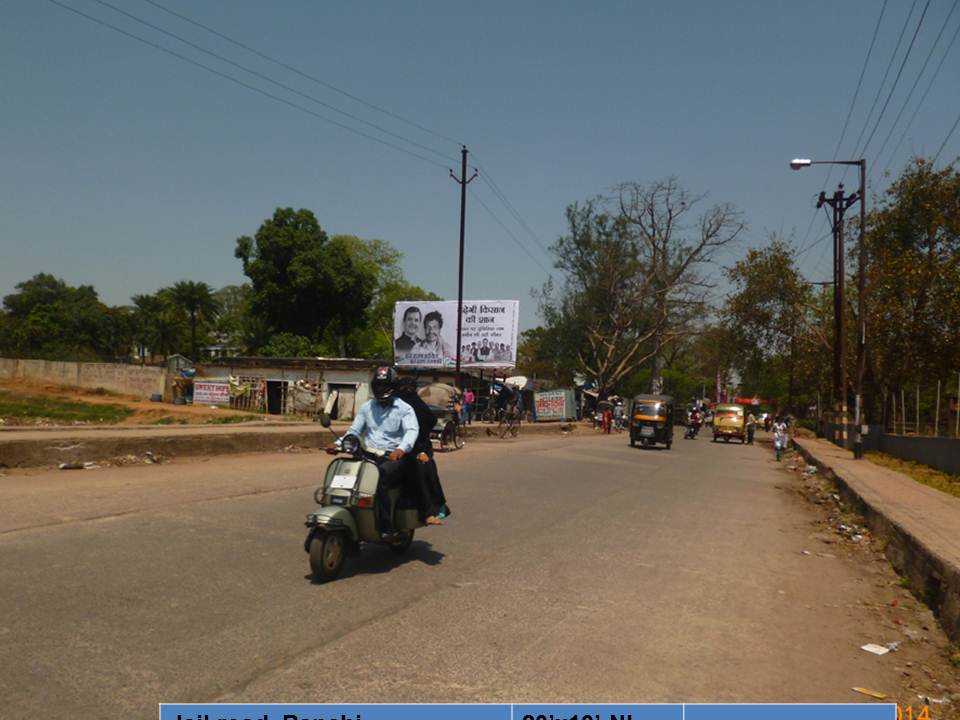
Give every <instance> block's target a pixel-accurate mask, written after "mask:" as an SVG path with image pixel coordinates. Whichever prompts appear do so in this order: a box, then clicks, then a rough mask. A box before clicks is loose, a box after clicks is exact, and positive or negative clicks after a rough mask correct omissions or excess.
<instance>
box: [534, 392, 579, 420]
mask: <svg viewBox="0 0 960 720" xmlns="http://www.w3.org/2000/svg"><path fill="white" fill-rule="evenodd" d="M533 405H534V407H535V408H536V411H537V421H538V422H539V421H540V420H573V419H575V418H576V417H577V405H576V402H575V400H574V395H573V389H572V388H567V389H564V390H543V391H540V392H535V393H534V394H533Z"/></svg>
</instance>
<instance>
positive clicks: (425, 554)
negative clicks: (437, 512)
mask: <svg viewBox="0 0 960 720" xmlns="http://www.w3.org/2000/svg"><path fill="white" fill-rule="evenodd" d="M444 557H446V555H444V553H442V552H440V551H438V550H434V549H433V545H432V544H431V543H429V542H426V541H425V540H414V541H413V543H411V545H410V549H409V550H407V552H405V553H404V554H403V555H397V554H395V553H394V552H393V551H392V550H390V548H388V547H386V546H385V545H368V546H366V547H365V548H364V549H363V550H361V551H360V552H358V553H353V554H351V555H350V557H348V558H347V561H346V565H345V566H344V568H343V573H342V574H341V575H340V578H339V579H340V580H345V579H346V578H350V577H354V576H355V575H378V574H380V573H385V572H390V571H391V570H395V569H396V568H398V567H400V566H401V565H406V564H407V563H410V562H421V563H423V564H424V565H439V564H440V563H442V562H443V558H444ZM303 579H304V580H308V581H309V582H310V583H311V584H313V585H326V584H327V583H324V582H320V581H319V580H315V579H314V577H313V574H312V573H308V574H306V575H304V576H303Z"/></svg>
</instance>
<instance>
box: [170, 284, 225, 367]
mask: <svg viewBox="0 0 960 720" xmlns="http://www.w3.org/2000/svg"><path fill="white" fill-rule="evenodd" d="M164 292H166V293H167V294H168V296H169V298H170V302H171V304H172V305H173V306H174V307H177V308H179V309H180V310H181V311H183V312H185V313H186V314H187V318H188V322H189V324H190V357H191V359H193V360H194V361H197V360H199V359H200V354H199V348H198V346H197V327H198V325H199V324H200V323H204V324H206V323H212V322H214V321H215V320H216V319H217V317H218V316H219V315H220V312H221V307H220V302H219V301H218V300H217V299H216V297H214V294H213V288H211V287H210V286H209V285H207V284H206V283H205V282H195V281H193V280H181V281H180V282H177V283H175V284H174V285H173V287H171V288H168V289H167V290H165V291H164Z"/></svg>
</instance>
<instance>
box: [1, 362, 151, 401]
mask: <svg viewBox="0 0 960 720" xmlns="http://www.w3.org/2000/svg"><path fill="white" fill-rule="evenodd" d="M166 378H167V371H166V369H165V368H157V367H140V366H139V365H123V364H120V363H78V362H60V361H53V360H18V359H13V358H0V379H6V380H19V379H24V380H33V381H35V382H49V383H54V384H56V385H65V386H68V387H83V388H90V389H91V390H95V389H96V388H103V389H104V390H110V391H112V392H116V393H121V394H123V395H135V396H137V397H149V396H151V395H155V394H156V395H163V394H164V391H165V390H166Z"/></svg>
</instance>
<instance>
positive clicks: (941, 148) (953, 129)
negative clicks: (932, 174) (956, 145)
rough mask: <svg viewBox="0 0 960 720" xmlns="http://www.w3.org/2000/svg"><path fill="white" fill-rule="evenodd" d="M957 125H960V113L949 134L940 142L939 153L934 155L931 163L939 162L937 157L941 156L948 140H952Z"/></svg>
mask: <svg viewBox="0 0 960 720" xmlns="http://www.w3.org/2000/svg"><path fill="white" fill-rule="evenodd" d="M957 125H960V115H957V119H956V120H955V121H954V123H953V127H952V128H950V132H948V133H947V136H946V137H945V138H944V139H943V142H942V143H941V144H940V149H939V150H937V154H936V155H934V156H933V161H932V162H931V163H930V164H931V165H936V164H937V158H939V157H940V153H942V152H943V149H944V148H945V147H946V146H947V141H948V140H950V137H951V136H952V135H953V133H954V132H955V131H956V129H957Z"/></svg>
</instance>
